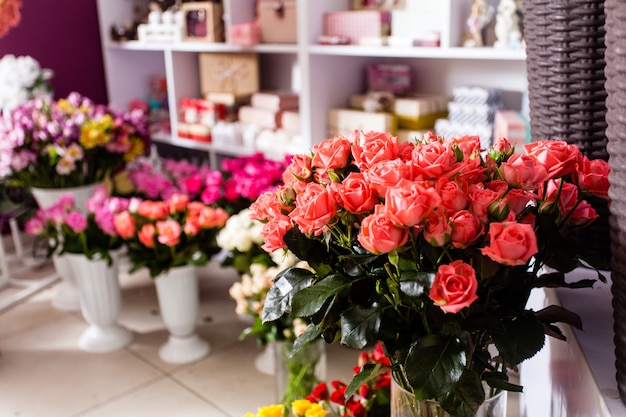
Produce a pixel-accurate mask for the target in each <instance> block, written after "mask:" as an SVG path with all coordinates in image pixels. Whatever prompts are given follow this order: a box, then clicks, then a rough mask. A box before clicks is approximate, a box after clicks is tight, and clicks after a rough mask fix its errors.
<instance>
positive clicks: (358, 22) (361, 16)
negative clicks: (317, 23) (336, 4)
mask: <svg viewBox="0 0 626 417" xmlns="http://www.w3.org/2000/svg"><path fill="white" fill-rule="evenodd" d="M390 30H391V13H390V12H388V11H381V10H347V11H341V12H331V13H326V14H324V35H327V36H347V37H348V38H350V42H351V43H353V44H358V43H359V40H360V39H361V38H366V37H375V36H389V34H390Z"/></svg>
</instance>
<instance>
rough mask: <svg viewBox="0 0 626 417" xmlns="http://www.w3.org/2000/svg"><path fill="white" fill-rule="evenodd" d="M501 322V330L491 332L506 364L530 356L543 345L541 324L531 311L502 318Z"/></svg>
mask: <svg viewBox="0 0 626 417" xmlns="http://www.w3.org/2000/svg"><path fill="white" fill-rule="evenodd" d="M502 324H503V326H504V329H503V331H502V332H498V333H493V334H492V337H493V340H494V342H495V344H496V347H497V348H498V351H499V352H500V355H502V357H503V358H504V361H505V362H506V363H507V364H508V365H511V366H514V365H517V364H519V363H521V362H522V361H525V360H526V359H529V358H532V357H533V356H534V355H535V354H536V353H537V352H539V351H540V350H541V348H542V347H543V344H544V342H545V334H544V328H543V324H542V323H541V321H540V320H539V319H538V318H537V317H535V315H534V314H533V313H532V312H527V313H526V314H524V315H522V316H520V317H517V318H515V319H506V320H503V321H502Z"/></svg>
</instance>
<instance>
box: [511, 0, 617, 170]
mask: <svg viewBox="0 0 626 417" xmlns="http://www.w3.org/2000/svg"><path fill="white" fill-rule="evenodd" d="M523 7H524V38H525V41H526V54H527V60H526V66H527V74H528V94H529V103H530V122H531V134H532V137H533V139H534V140H538V139H561V140H565V141H567V142H569V143H573V144H576V145H578V146H579V148H580V149H581V150H582V151H583V153H584V154H585V155H587V156H589V157H591V158H603V159H605V160H606V159H608V154H607V152H606V143H607V140H606V136H605V130H606V121H605V112H606V107H605V100H606V91H605V89H604V83H605V76H604V66H605V61H604V49H605V45H604V35H605V30H604V21H605V13H604V0H601V1H598V0H524V1H523Z"/></svg>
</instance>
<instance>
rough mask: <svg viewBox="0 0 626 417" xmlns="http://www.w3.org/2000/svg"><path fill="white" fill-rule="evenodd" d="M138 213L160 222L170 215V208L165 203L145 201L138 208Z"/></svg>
mask: <svg viewBox="0 0 626 417" xmlns="http://www.w3.org/2000/svg"><path fill="white" fill-rule="evenodd" d="M137 213H138V214H139V215H140V216H143V217H146V218H148V219H150V220H160V219H165V218H166V217H167V216H168V215H169V214H170V208H169V206H168V205H167V203H166V202H165V201H150V200H143V201H142V202H141V203H140V204H139V207H138V208H137Z"/></svg>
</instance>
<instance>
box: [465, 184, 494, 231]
mask: <svg viewBox="0 0 626 417" xmlns="http://www.w3.org/2000/svg"><path fill="white" fill-rule="evenodd" d="M467 197H468V198H469V201H470V211H471V212H472V214H474V216H476V217H477V218H478V219H479V220H480V221H481V223H487V222H488V221H489V206H490V205H491V204H492V203H493V202H494V201H496V200H498V198H500V193H499V192H497V191H494V190H490V189H488V188H483V186H482V184H481V185H476V184H472V185H470V188H469V193H468V194H467Z"/></svg>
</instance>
